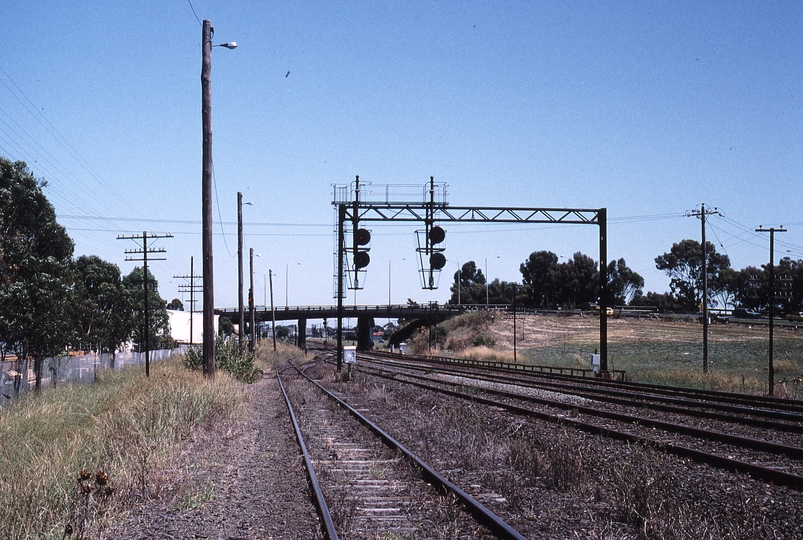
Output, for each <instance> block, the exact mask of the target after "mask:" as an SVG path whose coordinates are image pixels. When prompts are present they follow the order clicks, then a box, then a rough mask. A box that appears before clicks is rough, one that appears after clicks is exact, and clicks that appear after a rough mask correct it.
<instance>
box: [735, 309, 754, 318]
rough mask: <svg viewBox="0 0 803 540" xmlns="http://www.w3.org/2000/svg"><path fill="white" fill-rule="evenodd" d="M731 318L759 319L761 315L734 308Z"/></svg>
mask: <svg viewBox="0 0 803 540" xmlns="http://www.w3.org/2000/svg"><path fill="white" fill-rule="evenodd" d="M733 316H734V317H736V318H737V319H760V318H761V313H759V312H758V311H752V310H749V309H745V308H736V309H734V310H733Z"/></svg>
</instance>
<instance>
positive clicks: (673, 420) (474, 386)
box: [360, 355, 803, 491]
mask: <svg viewBox="0 0 803 540" xmlns="http://www.w3.org/2000/svg"><path fill="white" fill-rule="evenodd" d="M360 358H361V364H360V369H361V371H362V372H363V373H366V372H367V373H371V374H373V375H376V376H379V377H385V378H392V379H394V380H397V381H400V382H405V383H407V384H413V385H415V386H416V387H418V388H421V389H427V390H432V391H436V392H442V393H446V394H449V395H451V396H454V397H459V398H461V399H465V400H470V401H473V402H475V403H482V404H484V405H488V406H493V407H499V408H503V409H505V410H507V411H509V412H513V413H515V414H519V415H525V416H529V417H533V418H538V419H540V420H548V421H551V422H560V423H562V424H564V425H570V426H573V427H575V428H577V429H580V430H583V431H586V432H589V433H598V434H604V435H606V436H608V437H612V438H617V439H620V440H625V441H628V442H632V443H640V444H651V445H655V446H659V447H660V448H662V449H663V450H664V451H666V452H669V453H673V454H675V455H678V456H683V457H687V458H691V459H693V460H695V461H698V462H700V463H706V464H709V465H714V466H716V467H720V468H724V469H726V470H730V471H734V472H740V473H748V474H750V475H752V476H754V477H756V478H761V479H764V480H768V481H772V482H774V483H776V484H779V485H783V486H788V487H792V488H794V489H796V490H799V491H800V490H803V447H801V439H800V431H799V430H800V426H801V420H802V419H803V418H801V417H799V415H796V414H795V413H790V412H787V411H786V410H785V411H783V413H782V414H783V416H784V420H783V421H779V420H769V419H766V418H755V417H754V416H752V414H753V413H754V411H755V410H754V409H748V408H746V407H742V409H743V414H744V416H742V417H741V418H740V417H737V416H734V417H732V418H727V417H725V418H723V416H724V415H723V414H722V413H715V412H712V411H705V410H704V409H705V407H704V405H705V404H704V403H702V402H701V401H700V400H699V398H698V400H695V403H696V404H695V406H694V407H695V408H690V407H689V406H688V405H684V406H670V405H667V404H666V403H657V402H656V403H653V404H652V407H653V410H652V413H653V414H652V415H647V414H644V411H645V408H646V407H649V406H650V404H649V403H647V402H646V401H644V396H641V397H640V398H639V401H636V402H634V401H632V400H627V399H625V398H623V397H621V395H620V396H619V397H615V398H614V397H612V396H611V395H610V394H609V393H604V394H598V393H594V392H589V391H587V390H583V389H582V388H580V389H578V388H570V385H568V384H567V383H565V382H561V383H558V384H557V385H555V386H552V385H547V384H545V383H543V382H540V383H533V382H532V381H531V380H517V381H514V380H512V379H510V378H506V377H502V376H498V375H495V376H493V377H489V376H488V375H478V374H476V373H469V372H467V371H465V370H454V369H444V368H443V367H442V366H432V365H426V364H425V365H424V366H421V365H412V366H411V365H408V364H407V363H406V362H405V363H404V364H400V363H399V361H398V360H390V361H389V360H388V359H381V358H380V359H375V358H373V359H372V358H371V356H370V355H361V357H360ZM414 363H416V364H417V362H414ZM444 372H446V373H448V374H444ZM545 390H547V391H545ZM570 394H573V395H572V396H571V399H568V400H567V399H566V398H567V395H570ZM717 397H718V398H721V396H717ZM739 399H741V400H743V399H744V397H741V398H739ZM597 400H604V401H605V403H604V404H602V405H601V404H600V403H598V402H597ZM730 407H734V406H733V405H731V406H730ZM634 408H635V410H636V411H637V412H633V410H634ZM670 410H671V412H670ZM761 412H764V413H770V412H772V411H769V410H763V411H761ZM776 412H777V411H776ZM690 418H693V421H690ZM723 426H726V427H725V428H723ZM734 426H736V428H735V429H734Z"/></svg>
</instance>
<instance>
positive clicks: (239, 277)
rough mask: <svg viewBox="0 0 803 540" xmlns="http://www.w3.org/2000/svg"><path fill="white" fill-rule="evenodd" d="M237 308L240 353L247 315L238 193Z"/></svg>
mask: <svg viewBox="0 0 803 540" xmlns="http://www.w3.org/2000/svg"><path fill="white" fill-rule="evenodd" d="M237 306H238V307H239V310H240V311H239V313H240V330H239V331H238V332H237V336H238V337H237V339H238V341H239V343H240V353H242V352H243V351H244V350H245V339H244V337H243V336H245V313H243V194H242V193H240V192H239V191H238V192H237Z"/></svg>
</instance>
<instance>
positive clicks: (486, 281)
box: [485, 255, 502, 309]
mask: <svg viewBox="0 0 803 540" xmlns="http://www.w3.org/2000/svg"><path fill="white" fill-rule="evenodd" d="M496 258H497V259H501V258H502V257H501V256H499V255H497V256H496ZM489 279H490V276H488V258H487V257H486V258H485V309H488V280H489Z"/></svg>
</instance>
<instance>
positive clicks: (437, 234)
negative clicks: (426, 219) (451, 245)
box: [429, 225, 446, 244]
mask: <svg viewBox="0 0 803 540" xmlns="http://www.w3.org/2000/svg"><path fill="white" fill-rule="evenodd" d="M445 239H446V231H444V230H443V227H439V226H438V225H436V226H434V227H432V228H431V229H430V230H429V242H430V244H440V243H441V242H443V241H444V240H445Z"/></svg>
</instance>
